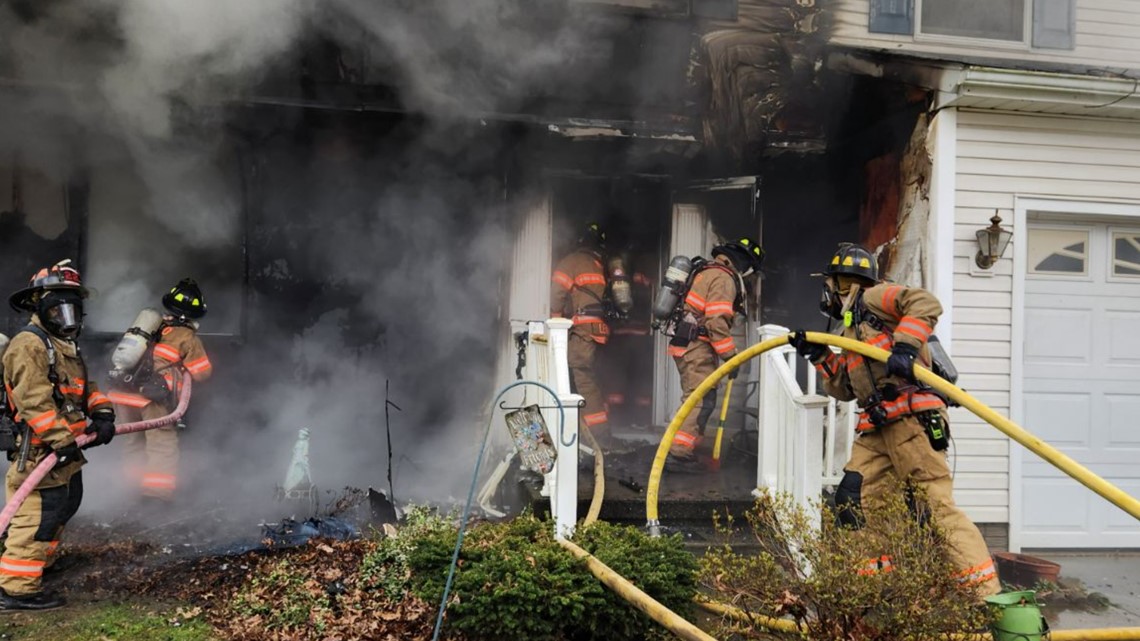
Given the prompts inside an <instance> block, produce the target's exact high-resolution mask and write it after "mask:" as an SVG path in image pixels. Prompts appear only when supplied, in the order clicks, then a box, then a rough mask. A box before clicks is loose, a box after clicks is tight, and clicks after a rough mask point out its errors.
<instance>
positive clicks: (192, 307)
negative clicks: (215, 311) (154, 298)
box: [162, 278, 206, 318]
mask: <svg viewBox="0 0 1140 641" xmlns="http://www.w3.org/2000/svg"><path fill="white" fill-rule="evenodd" d="M162 306H163V307H165V308H166V310H167V311H168V312H170V313H171V314H173V315H175V316H179V317H186V318H202V317H203V316H205V315H206V299H205V297H203V296H202V289H201V288H200V287H198V283H197V282H195V281H194V279H193V278H183V279H182V280H180V281H178V284H177V285H175V286H174V287H171V288H170V291H169V292H167V293H166V294H165V295H164V296H163V297H162Z"/></svg>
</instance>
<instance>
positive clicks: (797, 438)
mask: <svg viewBox="0 0 1140 641" xmlns="http://www.w3.org/2000/svg"><path fill="white" fill-rule="evenodd" d="M788 331H789V330H788V329H787V328H786V327H780V326H779V325H764V326H762V327H760V328H759V332H760V340H761V341H764V340H767V339H769V338H774V337H776V336H783V335H785V334H787V333H788ZM799 367H804V369H805V378H804V380H805V383H806V385H805V386H804V387H801V386H800V384H799V382H798V380H797V376H796V372H797V369H798V368H799ZM757 399H758V400H759V403H760V408H759V414H758V416H759V430H760V433H759V437H758V439H757V442H758V448H759V451H758V453H757V469H756V490H755V492H754V493H756V494H759V493H761V492H770V491H775V492H780V493H789V494H791V495H792V497H793V498H794V499H795V501H796V503H797V504H799V505H800V506H802V507H803V508H804V509H807V510H809V512H810V513H813V514H814V515H815V519H816V520H817V521H818V519H819V513H818V506H817V505H814V504H815V503H818V501H819V500H820V497H821V494H822V492H823V487H824V486H825V485H837V484H838V483H839V480H840V479H841V478H842V477H843V464H844V463H845V462H846V461H847V458H848V457H849V456H850V454H851V444H852V442H853V441H854V435H855V421H856V420H857V418H858V411H857V410H856V408H855V404H854V403H839V402H836V401H835V399H832V398H828V397H826V396H822V395H820V394H817V393H816V372H815V368H814V367H811V365H810V364H808V363H807V362H806V361H804V360H803V359H802V358H799V357H798V356H797V355H796V350H795V349H794V348H792V347H791V346H790V345H786V346H783V347H780V348H778V349H774V350H770V351H768V352H766V353H764V354H763V355H762V356H761V357H760V393H759V394H758V395H757Z"/></svg>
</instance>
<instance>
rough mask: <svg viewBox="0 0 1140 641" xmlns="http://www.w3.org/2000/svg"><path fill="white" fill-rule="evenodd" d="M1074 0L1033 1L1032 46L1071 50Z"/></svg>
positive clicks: (1074, 16)
mask: <svg viewBox="0 0 1140 641" xmlns="http://www.w3.org/2000/svg"><path fill="white" fill-rule="evenodd" d="M1076 3H1077V1H1076V0H1033V46H1034V47H1040V48H1042V49H1072V48H1073V32H1075V31H1076V24H1077V8H1076V6H1075V5H1076Z"/></svg>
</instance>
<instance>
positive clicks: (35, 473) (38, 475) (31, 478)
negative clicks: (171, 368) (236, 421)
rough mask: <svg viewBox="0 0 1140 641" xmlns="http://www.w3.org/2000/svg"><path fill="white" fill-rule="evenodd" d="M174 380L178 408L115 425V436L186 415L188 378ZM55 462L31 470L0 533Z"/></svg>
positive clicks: (1, 514)
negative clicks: (179, 385) (177, 386)
mask: <svg viewBox="0 0 1140 641" xmlns="http://www.w3.org/2000/svg"><path fill="white" fill-rule="evenodd" d="M176 379H180V382H181V383H182V391H181V392H179V394H178V407H175V408H174V411H173V412H171V413H170V414H167V415H166V416H160V417H158V418H152V419H151V420H149V421H136V422H134V423H123V424H122V425H116V426H115V435H116V436H117V435H119V434H131V433H133V432H145V431H146V430H153V429H155V428H157V427H163V426H165V425H170V424H172V423H175V422H177V421H178V419H180V418H182V415H183V414H185V413H186V408H187V407H188V406H189V405H190V377H189V376H181V377H176ZM93 440H95V435H93V434H80V435H79V437H78V438H76V439H75V444H76V445H78V446H79V447H83V446H84V445H87V444H88V443H90V442H91V441H93ZM55 460H56V456H55V452H52V453H51V454H48V455H47V456H45V457H44V460H42V461H40V464H39V465H37V466H36V469H34V470H32V473H31V474H29V475H28V478H27V479H25V480H24V482H23V483H22V484H21V485H20V489H18V490H16V493H15V494H13V495H12V498H11V499H10V500H9V501H8V504H7V505H5V506H4V510H3V511H0V532H3V531H4V530H6V529H8V524H9V523H11V522H12V517H13V516H15V515H16V510H18V509H20V506H21V505H23V504H24V501H25V500H26V499H27V498H28V495H29V494H31V493H32V490H34V489H36V486H37V485H39V484H40V481H42V480H43V479H44V477H45V476H47V473H48V472H50V471H51V468H53V467H55Z"/></svg>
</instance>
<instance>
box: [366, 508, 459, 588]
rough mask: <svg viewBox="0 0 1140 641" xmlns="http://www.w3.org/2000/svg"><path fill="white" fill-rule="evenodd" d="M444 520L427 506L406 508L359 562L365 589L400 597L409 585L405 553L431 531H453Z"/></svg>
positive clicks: (409, 576) (407, 553) (439, 532)
mask: <svg viewBox="0 0 1140 641" xmlns="http://www.w3.org/2000/svg"><path fill="white" fill-rule="evenodd" d="M453 531H454V527H452V525H451V524H450V523H449V522H448V520H447V519H445V518H443V517H441V516H439V514H438V513H437V512H435V511H434V510H432V509H430V508H427V507H420V506H413V507H411V508H409V509H408V511H407V515H406V516H405V517H404V523H403V524H401V526H400V528H399V529H398V530H396V532H395V533H394V534H392V535H391V536H383V537H381V538H379V539H377V541H376V546H375V548H373V549H372V550H371V551H369V552H368V553H367V554H365V555H364V559H363V560H362V561H361V562H360V575H361V580H362V582H363V585H364V586H366V588H368V589H374V590H379V591H380V592H381V593H382V594H383V595H384V596H385V597H387V598H389V599H393V600H397V601H398V600H400V599H403V598H404V597H405V596H406V595H407V592H408V588H409V587H410V586H411V578H412V569H411V568H410V567H409V566H408V556H409V555H410V554H411V552H412V551H413V550H414V549H415V548H416V545H418V543H419V541H421V540H422V539H424V538H425V537H427V536H429V535H432V534H441V533H446V532H453Z"/></svg>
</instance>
